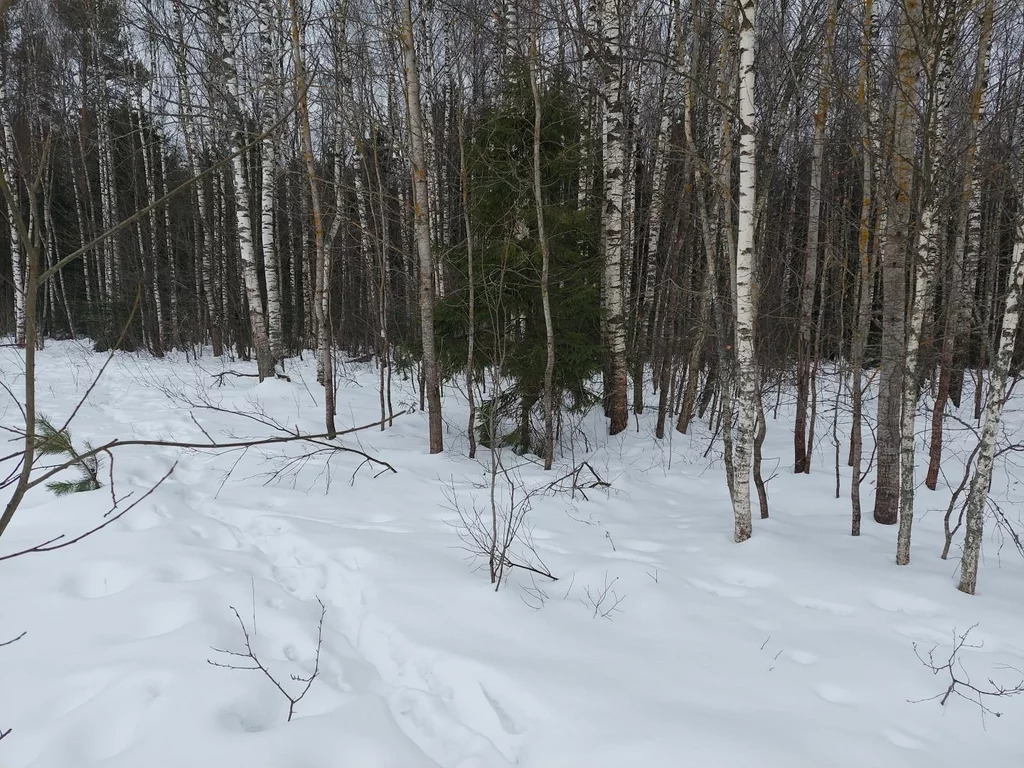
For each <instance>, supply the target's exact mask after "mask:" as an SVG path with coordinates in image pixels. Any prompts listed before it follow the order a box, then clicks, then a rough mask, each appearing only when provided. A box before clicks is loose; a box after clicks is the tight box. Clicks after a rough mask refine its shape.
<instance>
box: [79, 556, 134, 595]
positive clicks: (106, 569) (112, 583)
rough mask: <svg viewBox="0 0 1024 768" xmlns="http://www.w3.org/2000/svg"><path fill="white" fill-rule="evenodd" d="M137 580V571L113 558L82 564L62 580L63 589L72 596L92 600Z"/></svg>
mask: <svg viewBox="0 0 1024 768" xmlns="http://www.w3.org/2000/svg"><path fill="white" fill-rule="evenodd" d="M137 580H138V572H137V571H136V570H135V569H134V568H132V567H130V566H127V565H124V564H123V563H119V562H117V561H114V560H99V561H97V562H95V563H89V564H88V565H83V566H81V567H79V568H78V569H77V570H75V571H73V572H72V573H71V574H69V575H68V577H67V578H66V579H65V580H64V591H65V592H67V593H68V594H69V595H72V596H73V597H80V598H84V599H87V600H93V599H96V598H99V597H107V596H108V595H116V594H117V593H118V592H123V591H124V590H126V589H128V587H130V586H132V584H134V583H135V582H136V581H137Z"/></svg>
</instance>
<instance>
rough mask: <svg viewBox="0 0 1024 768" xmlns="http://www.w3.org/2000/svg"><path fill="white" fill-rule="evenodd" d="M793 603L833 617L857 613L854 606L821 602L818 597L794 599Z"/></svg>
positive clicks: (826, 601) (829, 601)
mask: <svg viewBox="0 0 1024 768" xmlns="http://www.w3.org/2000/svg"><path fill="white" fill-rule="evenodd" d="M793 602H794V603H796V604H797V605H799V606H800V607H801V608H809V609H811V610H812V611H822V612H824V613H831V614H832V615H833V616H853V614H855V613H856V612H857V609H856V608H854V607H853V606H852V605H845V604H843V603H834V602H832V601H831V600H819V599H818V598H816V597H794V598H793Z"/></svg>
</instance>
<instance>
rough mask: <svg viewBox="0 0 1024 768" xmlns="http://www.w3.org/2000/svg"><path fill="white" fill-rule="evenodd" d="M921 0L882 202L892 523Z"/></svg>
mask: <svg viewBox="0 0 1024 768" xmlns="http://www.w3.org/2000/svg"><path fill="white" fill-rule="evenodd" d="M921 3H922V0H905V3H904V11H903V18H902V19H901V22H900V26H899V34H898V39H897V50H896V65H897V69H896V85H895V88H894V92H895V93H894V105H893V110H894V114H893V118H892V120H893V128H892V132H893V139H892V141H893V152H892V162H891V171H890V183H889V185H888V190H887V197H886V200H885V222H886V223H885V245H884V247H883V248H882V360H881V367H880V369H879V383H878V431H877V437H876V445H877V450H876V454H877V461H878V472H877V481H876V485H875V509H874V517H875V521H876V522H878V523H882V524H884V525H893V524H895V523H896V522H897V520H898V515H899V505H900V478H901V474H900V443H901V435H902V421H901V419H902V405H903V396H904V376H905V375H906V367H905V366H906V350H907V346H906V318H905V313H906V292H907V290H906V267H907V251H908V250H909V242H910V239H911V231H910V224H911V193H912V184H913V177H914V165H915V163H916V161H917V150H916V145H915V138H916V135H915V119H914V118H915V115H916V113H917V108H916V103H915V102H916V94H917V86H918V81H919V79H920V76H921V70H922V61H921V55H920V51H919V49H918V40H919V33H920V31H921V30H922V28H923V23H922V19H923V17H922V7H921Z"/></svg>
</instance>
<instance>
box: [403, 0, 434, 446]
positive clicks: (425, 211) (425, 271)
mask: <svg viewBox="0 0 1024 768" xmlns="http://www.w3.org/2000/svg"><path fill="white" fill-rule="evenodd" d="M413 29H414V28H413V21H412V0H404V1H403V3H402V53H403V61H404V65H405V90H406V102H407V106H408V110H409V145H410V153H409V154H410V159H411V161H412V190H413V222H414V233H415V239H416V253H417V255H418V257H419V286H420V290H419V293H420V340H421V342H422V345H423V367H424V372H425V376H426V378H425V382H424V386H425V389H426V396H427V403H428V419H429V423H430V452H431V453H440V452H441V451H442V450H443V449H444V445H443V435H442V431H441V430H442V422H441V389H440V382H439V380H438V369H437V350H436V348H435V341H434V280H433V274H434V267H433V258H432V256H431V253H430V196H429V192H428V189H429V187H428V184H427V162H426V157H427V153H426V146H425V138H424V128H423V115H422V113H421V107H420V76H419V69H418V67H417V63H416V41H415V38H414V35H413Z"/></svg>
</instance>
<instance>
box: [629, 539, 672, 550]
mask: <svg viewBox="0 0 1024 768" xmlns="http://www.w3.org/2000/svg"><path fill="white" fill-rule="evenodd" d="M620 544H621V546H622V547H623V548H625V549H633V550H636V551H637V552H661V551H663V550H664V549H665V545H664V544H659V543H658V542H656V541H646V540H644V539H626V540H624V541H622V542H620Z"/></svg>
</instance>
